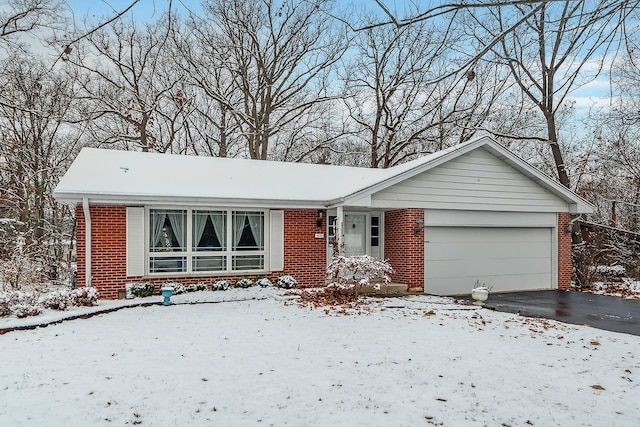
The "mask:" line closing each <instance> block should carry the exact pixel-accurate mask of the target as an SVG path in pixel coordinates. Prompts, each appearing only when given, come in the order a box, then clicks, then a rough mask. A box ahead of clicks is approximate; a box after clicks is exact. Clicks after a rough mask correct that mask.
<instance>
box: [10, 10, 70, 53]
mask: <svg viewBox="0 0 640 427" xmlns="http://www.w3.org/2000/svg"><path fill="white" fill-rule="evenodd" d="M63 4H64V3H63V1H61V0H60V1H59V0H8V2H7V4H6V5H4V6H2V7H0V40H1V41H3V42H5V43H7V42H11V40H10V39H11V38H12V37H13V36H17V35H20V34H24V33H29V32H33V31H36V30H39V29H42V28H60V27H61V26H62V24H63V20H62V17H61V14H60V10H61V8H62V7H63Z"/></svg>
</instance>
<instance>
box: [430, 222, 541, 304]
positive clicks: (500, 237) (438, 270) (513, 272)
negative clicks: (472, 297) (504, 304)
mask: <svg viewBox="0 0 640 427" xmlns="http://www.w3.org/2000/svg"><path fill="white" fill-rule="evenodd" d="M552 230H553V229H552V228H515V227H514V228H497V227H427V228H426V229H425V286H424V289H425V292H426V293H429V294H435V295H461V294H469V293H471V289H472V288H473V286H474V284H475V283H476V281H479V282H480V283H481V284H482V283H484V284H486V285H488V286H493V290H492V292H496V291H497V292H504V291H521V290H533V289H550V288H551V287H552V283H553V281H552V250H551V248H552V238H551V237H552Z"/></svg>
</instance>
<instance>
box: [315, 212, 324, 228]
mask: <svg viewBox="0 0 640 427" xmlns="http://www.w3.org/2000/svg"><path fill="white" fill-rule="evenodd" d="M323 215H324V211H323V210H322V209H318V216H317V217H316V227H318V228H322V216H323Z"/></svg>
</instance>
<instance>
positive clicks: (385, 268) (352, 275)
mask: <svg viewBox="0 0 640 427" xmlns="http://www.w3.org/2000/svg"><path fill="white" fill-rule="evenodd" d="M390 274H393V268H391V265H390V264H389V263H388V262H387V261H383V260H381V259H376V258H373V257H371V256H369V255H359V256H351V257H345V256H337V257H334V258H333V259H332V260H331V263H330V264H329V266H328V267H327V279H328V280H329V285H328V287H329V288H336V289H345V290H348V289H354V288H356V289H357V287H363V286H369V285H371V284H373V287H374V288H375V289H380V284H379V283H372V281H373V280H374V279H375V280H381V281H383V282H384V283H389V282H390V281H391V277H390Z"/></svg>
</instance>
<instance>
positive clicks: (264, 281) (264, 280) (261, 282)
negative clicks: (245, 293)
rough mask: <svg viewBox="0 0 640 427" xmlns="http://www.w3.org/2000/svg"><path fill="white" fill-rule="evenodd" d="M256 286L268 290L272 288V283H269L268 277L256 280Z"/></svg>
mask: <svg viewBox="0 0 640 427" xmlns="http://www.w3.org/2000/svg"><path fill="white" fill-rule="evenodd" d="M256 285H258V286H260V287H261V288H268V287H271V286H273V283H271V280H270V279H269V278H268V277H263V278H262V279H258V280H256Z"/></svg>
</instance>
